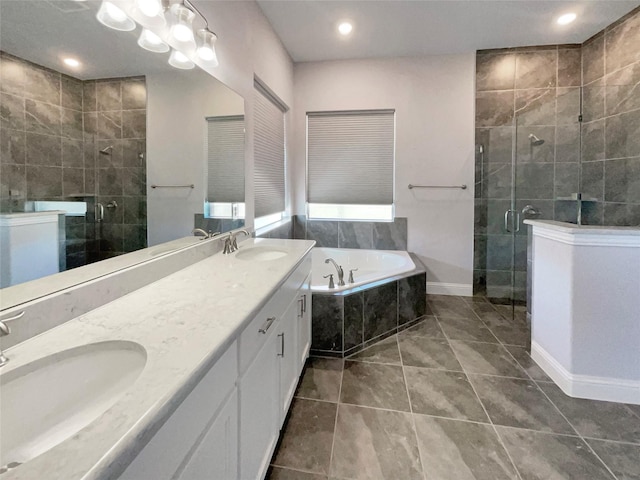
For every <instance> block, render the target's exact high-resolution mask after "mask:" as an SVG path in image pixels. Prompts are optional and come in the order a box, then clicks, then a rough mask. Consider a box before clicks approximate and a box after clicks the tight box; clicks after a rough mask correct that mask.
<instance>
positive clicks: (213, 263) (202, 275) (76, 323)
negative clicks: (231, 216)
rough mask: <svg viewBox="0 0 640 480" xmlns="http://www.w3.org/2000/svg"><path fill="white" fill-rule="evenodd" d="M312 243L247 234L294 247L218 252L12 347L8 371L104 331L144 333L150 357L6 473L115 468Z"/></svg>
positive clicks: (58, 474)
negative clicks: (117, 390)
mask: <svg viewBox="0 0 640 480" xmlns="http://www.w3.org/2000/svg"><path fill="white" fill-rule="evenodd" d="M314 243H315V242H313V241H308V240H271V239H248V240H246V241H244V242H242V243H241V244H240V249H239V252H242V251H243V250H245V249H247V248H249V247H251V246H254V245H256V246H257V245H260V246H274V247H278V248H285V249H287V250H288V251H289V253H288V255H286V256H285V257H282V258H279V259H277V260H273V261H265V262H250V261H246V260H241V259H238V258H236V254H232V255H222V254H215V255H212V256H211V257H209V258H207V259H205V260H202V261H200V262H198V263H196V264H194V265H192V266H190V267H187V268H185V269H183V270H180V271H178V272H176V273H174V274H172V275H169V276H167V277H165V278H162V279H160V280H158V281H157V282H155V283H152V284H150V285H147V286H145V287H143V288H141V289H139V290H136V291H135V292H133V293H130V294H128V295H126V296H124V297H122V298H120V299H118V300H116V301H113V302H111V303H108V304H106V305H103V306H102V307H100V308H97V309H95V310H92V311H90V312H88V313H86V314H84V315H82V316H80V317H77V318H75V319H73V320H70V321H69V322H66V323H64V324H63V325H61V326H59V327H57V328H55V329H53V330H50V331H48V332H46V333H45V334H42V335H39V336H37V337H34V338H32V339H30V340H28V341H26V342H23V343H21V344H19V345H17V346H15V347H13V348H10V349H8V350H7V351H6V352H5V353H6V354H7V356H8V357H9V358H10V360H11V361H10V362H9V364H7V366H5V367H3V371H2V373H3V374H5V373H7V372H9V371H11V370H13V369H15V368H18V367H20V366H22V365H24V364H26V363H29V362H32V361H34V360H37V359H39V358H42V357H46V356H48V355H51V354H53V353H56V352H60V351H63V350H67V349H70V348H74V347H77V346H81V345H86V344H88V343H95V342H102V341H108V340H128V341H132V342H137V343H139V344H140V345H142V346H143V347H144V348H145V350H146V353H147V363H146V365H145V368H144V370H143V372H142V373H141V375H140V377H139V378H138V379H137V381H136V382H135V383H134V384H133V385H132V386H131V387H130V388H129V389H128V390H127V391H126V392H125V393H124V394H123V396H122V397H121V398H120V399H119V400H118V402H117V403H116V404H114V405H113V406H112V407H111V408H110V409H108V410H107V411H106V412H105V413H103V414H102V415H101V416H100V417H99V418H98V419H97V420H95V421H94V422H92V423H91V424H89V425H88V426H87V427H85V428H84V429H82V430H80V431H79V432H78V433H77V434H75V435H74V436H72V437H71V438H69V439H67V440H65V441H64V442H62V443H61V444H59V445H57V446H56V447H54V448H52V449H51V450H49V451H47V452H45V453H43V454H42V455H40V456H38V457H36V458H34V459H32V460H31V461H29V462H27V463H25V464H24V465H21V466H20V467H18V468H16V469H14V470H10V471H9V472H7V473H5V474H3V475H2V480H33V479H35V478H46V479H47V480H55V479H64V480H74V479H78V480H79V479H83V480H93V479H101V480H104V479H115V478H117V477H118V476H119V475H120V474H121V473H122V471H124V469H125V468H126V466H127V465H128V464H129V463H130V462H131V461H132V460H133V458H135V456H136V455H137V454H138V452H139V451H140V450H141V449H142V448H143V447H144V446H145V445H146V443H147V442H148V440H149V439H150V437H151V436H152V435H153V434H154V433H155V432H156V431H157V429H159V428H160V426H162V424H163V423H164V422H165V421H166V420H167V418H168V417H169V416H170V415H171V414H172V413H173V412H174V411H175V409H176V408H177V406H178V405H179V404H180V402H182V400H183V399H184V398H185V397H186V396H187V395H188V394H189V392H191V390H192V389H193V388H194V387H195V385H196V384H197V383H198V382H199V381H200V380H201V379H202V377H203V376H204V375H205V373H206V372H207V371H208V370H209V368H211V366H212V365H213V364H214V362H215V361H216V360H217V359H218V358H219V357H220V356H221V355H222V354H223V353H224V351H225V350H226V349H227V347H228V346H229V345H231V343H232V342H233V341H234V340H235V339H236V337H237V336H238V335H239V333H240V332H241V331H242V329H243V327H244V326H245V325H246V324H247V323H248V322H250V321H251V319H252V318H253V317H254V316H255V315H256V314H257V313H258V312H259V310H260V309H261V308H262V307H263V306H264V305H265V304H266V302H267V301H268V300H269V298H270V296H271V295H272V294H273V293H274V292H275V291H276V290H277V289H278V288H279V287H280V286H281V285H282V283H283V282H284V280H285V279H286V278H287V276H288V275H289V274H290V273H291V272H293V270H294V269H295V268H296V267H297V266H298V265H299V263H300V262H301V260H302V258H303V257H304V256H305V255H306V254H307V253H308V252H309V251H310V250H311V248H312V247H313V245H314ZM43 394H46V392H43Z"/></svg>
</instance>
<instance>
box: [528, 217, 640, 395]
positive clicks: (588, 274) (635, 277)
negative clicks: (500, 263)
mask: <svg viewBox="0 0 640 480" xmlns="http://www.w3.org/2000/svg"><path fill="white" fill-rule="evenodd" d="M525 223H526V224H529V225H530V226H531V227H530V228H531V229H532V239H533V240H532V256H533V258H532V267H533V271H532V304H531V316H532V318H531V356H532V357H533V359H534V360H535V361H536V362H537V363H538V364H539V365H540V366H541V367H542V368H543V370H544V371H545V372H546V373H547V374H548V375H549V376H550V377H551V378H552V379H553V380H554V381H555V382H556V383H557V384H558V386H559V387H560V388H561V389H562V390H563V391H564V392H565V393H566V394H567V395H570V396H573V397H579V398H590V399H595V400H609V401H614V402H623V403H635V404H640V228H637V227H606V226H605V227H602V226H579V225H574V224H570V223H563V222H553V221H542V220H525Z"/></svg>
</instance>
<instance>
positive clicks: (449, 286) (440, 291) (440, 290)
mask: <svg viewBox="0 0 640 480" xmlns="http://www.w3.org/2000/svg"><path fill="white" fill-rule="evenodd" d="M429 293H431V294H433V295H458V296H460V297H471V296H473V285H471V284H469V283H442V282H427V294H429Z"/></svg>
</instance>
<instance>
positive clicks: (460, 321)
mask: <svg viewBox="0 0 640 480" xmlns="http://www.w3.org/2000/svg"><path fill="white" fill-rule="evenodd" d="M438 321H439V322H440V327H441V328H442V330H443V331H444V333H445V334H446V335H447V337H448V338H449V339H451V340H467V341H472V342H489V343H499V342H498V340H497V339H496V337H494V336H493V334H492V333H491V331H490V330H489V328H487V327H486V326H485V325H484V323H482V322H481V321H480V320H478V319H477V318H474V317H469V318H451V317H438Z"/></svg>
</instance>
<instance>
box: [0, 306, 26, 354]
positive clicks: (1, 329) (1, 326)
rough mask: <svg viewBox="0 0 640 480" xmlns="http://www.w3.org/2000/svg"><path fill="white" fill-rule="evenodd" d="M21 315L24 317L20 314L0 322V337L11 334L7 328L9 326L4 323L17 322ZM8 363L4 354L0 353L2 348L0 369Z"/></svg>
mask: <svg viewBox="0 0 640 480" xmlns="http://www.w3.org/2000/svg"><path fill="white" fill-rule="evenodd" d="M23 315H24V312H20V313H19V314H18V315H15V316H13V317H9V318H4V319H2V320H0V337H6V336H7V335H9V334H10V333H11V329H10V328H9V325H7V323H6V322H10V321H11V320H17V319H19V318H21V317H22V316H23ZM8 361H9V359H8V358H7V357H5V356H4V354H3V353H2V348H0V367H3V366H5V365H6V364H7V362H8Z"/></svg>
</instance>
